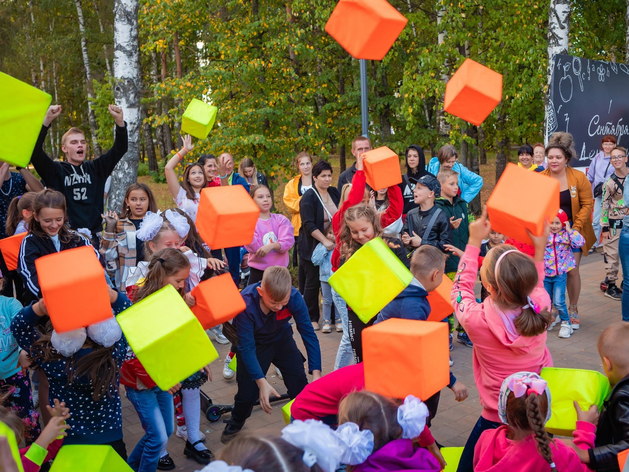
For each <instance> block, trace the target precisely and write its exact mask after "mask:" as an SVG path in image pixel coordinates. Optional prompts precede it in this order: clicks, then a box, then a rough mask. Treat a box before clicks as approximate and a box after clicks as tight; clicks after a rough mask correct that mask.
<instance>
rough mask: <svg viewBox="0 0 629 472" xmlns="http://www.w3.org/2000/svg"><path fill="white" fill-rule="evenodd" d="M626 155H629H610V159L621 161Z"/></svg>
mask: <svg viewBox="0 0 629 472" xmlns="http://www.w3.org/2000/svg"><path fill="white" fill-rule="evenodd" d="M625 157H627V156H614V157H610V158H609V160H610V161H621V160H623V159H624V158H625Z"/></svg>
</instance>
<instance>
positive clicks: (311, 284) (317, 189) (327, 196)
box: [297, 161, 341, 330]
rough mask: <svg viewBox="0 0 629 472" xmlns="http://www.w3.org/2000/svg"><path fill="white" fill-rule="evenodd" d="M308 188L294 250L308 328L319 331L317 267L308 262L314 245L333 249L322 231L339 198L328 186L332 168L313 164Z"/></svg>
mask: <svg viewBox="0 0 629 472" xmlns="http://www.w3.org/2000/svg"><path fill="white" fill-rule="evenodd" d="M312 183H313V185H312V188H311V189H310V190H308V191H307V192H306V193H304V195H303V196H302V197H301V200H300V202H299V213H300V215H301V228H300V230H299V239H298V245H297V246H298V249H299V264H300V265H303V272H304V274H305V284H304V291H303V293H302V295H303V296H304V301H305V302H306V306H307V307H308V313H310V320H311V321H312V327H313V328H314V329H315V330H317V329H319V288H320V283H319V267H318V266H315V265H314V264H313V263H312V261H311V257H312V253H313V251H314V250H315V248H316V247H317V244H319V243H322V244H323V245H324V246H325V247H326V248H327V249H328V250H332V249H334V241H330V240H329V239H327V238H326V237H325V233H326V231H325V230H326V228H327V227H328V226H329V225H331V224H332V217H333V216H334V214H335V213H336V212H337V210H338V207H339V201H340V199H341V195H340V193H339V191H338V190H337V189H336V188H335V187H331V186H330V185H331V184H332V166H331V165H330V163H328V162H326V161H319V162H317V163H316V164H315V165H314V166H313V168H312Z"/></svg>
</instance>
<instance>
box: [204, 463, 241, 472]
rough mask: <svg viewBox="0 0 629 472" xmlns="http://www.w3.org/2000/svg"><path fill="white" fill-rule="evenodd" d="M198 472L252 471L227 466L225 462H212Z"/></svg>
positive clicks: (235, 466) (237, 466)
mask: <svg viewBox="0 0 629 472" xmlns="http://www.w3.org/2000/svg"><path fill="white" fill-rule="evenodd" d="M199 472H253V470H251V469H243V468H242V467H240V466H239V465H228V464H227V462H225V461H212V462H210V463H209V464H208V465H206V466H205V467H203V468H202V469H201V470H200V471H199Z"/></svg>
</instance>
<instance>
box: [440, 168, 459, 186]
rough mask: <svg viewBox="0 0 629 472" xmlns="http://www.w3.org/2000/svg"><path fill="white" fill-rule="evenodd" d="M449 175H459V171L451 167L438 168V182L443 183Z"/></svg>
mask: <svg viewBox="0 0 629 472" xmlns="http://www.w3.org/2000/svg"><path fill="white" fill-rule="evenodd" d="M450 177H457V178H458V177H459V173H458V172H457V171H455V170H452V169H439V173H438V174H437V180H438V181H439V183H440V184H444V183H445V182H446V181H447V180H448V179H449V178H450Z"/></svg>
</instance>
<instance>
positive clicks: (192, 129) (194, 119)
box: [181, 98, 218, 139]
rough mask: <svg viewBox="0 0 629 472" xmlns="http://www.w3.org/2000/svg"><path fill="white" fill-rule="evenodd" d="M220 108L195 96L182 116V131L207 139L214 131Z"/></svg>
mask: <svg viewBox="0 0 629 472" xmlns="http://www.w3.org/2000/svg"><path fill="white" fill-rule="evenodd" d="M217 113H218V108H216V107H215V106H212V105H208V104H207V103H205V102H202V101H201V100H197V99H196V98H193V99H192V101H191V102H190V104H189V105H188V108H186V111H185V112H184V113H183V116H182V117H181V132H182V133H188V134H190V135H192V136H194V137H195V138H199V139H205V138H207V135H208V134H210V131H212V126H214V122H215V121H216V114H217Z"/></svg>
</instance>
